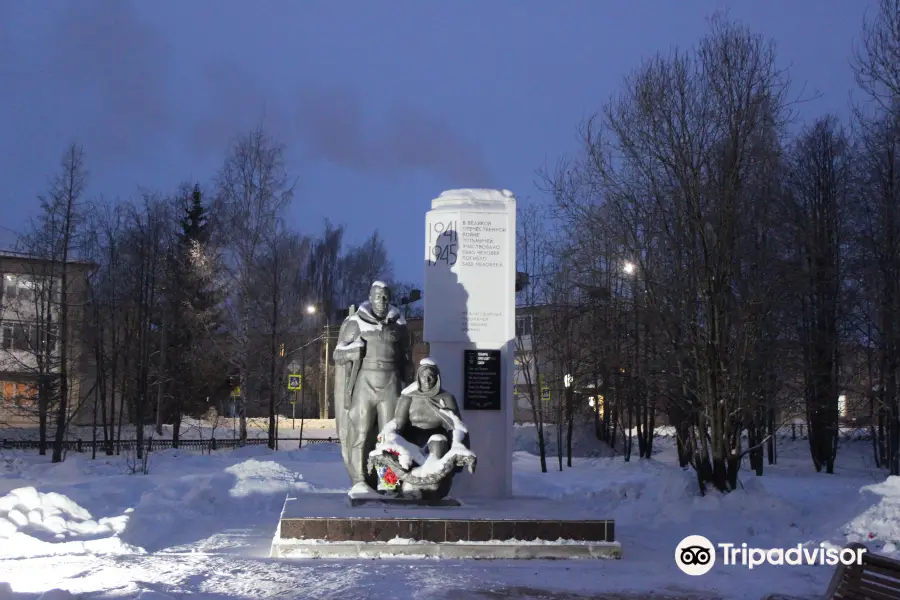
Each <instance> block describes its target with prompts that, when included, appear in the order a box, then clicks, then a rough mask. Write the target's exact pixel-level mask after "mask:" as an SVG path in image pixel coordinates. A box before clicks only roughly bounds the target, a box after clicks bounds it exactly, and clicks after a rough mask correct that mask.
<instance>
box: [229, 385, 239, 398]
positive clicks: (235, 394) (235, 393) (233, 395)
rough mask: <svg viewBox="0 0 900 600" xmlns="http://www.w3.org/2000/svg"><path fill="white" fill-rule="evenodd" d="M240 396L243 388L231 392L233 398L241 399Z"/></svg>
mask: <svg viewBox="0 0 900 600" xmlns="http://www.w3.org/2000/svg"><path fill="white" fill-rule="evenodd" d="M240 396H241V386H237V387H236V388H234V389H233V390H231V397H232V398H240Z"/></svg>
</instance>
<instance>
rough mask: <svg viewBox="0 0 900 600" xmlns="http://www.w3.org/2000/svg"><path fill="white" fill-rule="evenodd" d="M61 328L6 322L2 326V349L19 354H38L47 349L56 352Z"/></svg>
mask: <svg viewBox="0 0 900 600" xmlns="http://www.w3.org/2000/svg"><path fill="white" fill-rule="evenodd" d="M58 339H59V328H58V326H57V325H56V324H55V323H54V324H50V325H47V326H40V325H34V324H29V323H19V322H15V321H6V322H4V323H3V324H2V325H0V348H2V349H3V350H12V351H19V352H37V351H38V350H40V349H42V348H45V347H47V350H49V352H55V351H56V347H57V340H58Z"/></svg>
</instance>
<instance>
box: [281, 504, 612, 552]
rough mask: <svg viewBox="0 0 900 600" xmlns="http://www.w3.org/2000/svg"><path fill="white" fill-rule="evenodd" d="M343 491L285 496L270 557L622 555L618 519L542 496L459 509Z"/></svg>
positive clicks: (465, 505)
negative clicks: (355, 501)
mask: <svg viewBox="0 0 900 600" xmlns="http://www.w3.org/2000/svg"><path fill="white" fill-rule="evenodd" d="M342 496H343V495H342V494H307V495H303V496H302V497H300V498H288V499H287V500H286V501H285V504H284V509H283V511H282V514H281V520H280V522H279V525H278V532H277V533H276V535H275V539H274V540H273V542H272V550H271V556H273V557H282V558H360V557H365V558H370V557H378V556H408V557H411V558H412V557H434V558H453V559H563V558H621V555H622V548H621V545H620V544H619V543H618V542H616V540H615V524H614V523H613V521H610V520H602V519H597V518H596V515H592V514H590V513H589V512H587V511H586V510H585V509H584V507H582V506H579V505H571V506H569V505H566V504H565V503H561V502H560V501H557V500H548V499H541V498H510V499H478V500H475V499H471V500H469V499H466V500H463V501H461V502H460V506H456V507H434V506H423V505H390V504H382V505H380V506H379V505H376V504H365V505H361V506H354V507H351V506H349V505H348V502H347V500H346V497H345V496H344V497H342Z"/></svg>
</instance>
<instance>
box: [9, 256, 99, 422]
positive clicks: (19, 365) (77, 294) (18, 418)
mask: <svg viewBox="0 0 900 600" xmlns="http://www.w3.org/2000/svg"><path fill="white" fill-rule="evenodd" d="M90 268H91V265H90V263H86V262H76V261H72V262H70V263H69V264H68V265H67V268H66V270H65V271H66V274H67V281H68V285H67V287H66V291H67V296H68V297H67V301H66V306H67V307H68V308H67V312H66V314H67V317H68V324H69V327H68V331H69V336H68V339H69V340H70V343H69V351H68V356H67V357H65V359H66V361H67V366H68V369H69V373H70V377H69V402H68V405H69V407H68V411H67V414H68V417H67V418H68V419H69V421H70V422H71V421H72V420H77V416H78V410H79V408H80V407H81V405H82V404H83V398H82V392H83V390H84V389H86V388H85V383H86V381H87V379H88V368H87V365H88V360H87V356H86V352H85V351H84V350H85V343H84V335H83V320H84V319H83V316H84V310H85V308H84V307H85V303H86V299H87V286H86V276H87V273H88V272H89V270H90ZM0 280H2V286H0V427H32V426H36V425H37V423H38V420H39V417H40V412H41V406H40V403H39V402H38V400H39V389H41V384H42V382H43V386H44V387H43V389H44V390H45V393H44V398H45V404H46V406H45V407H44V411H45V412H46V413H47V415H48V417H49V419H48V420H49V421H50V422H53V420H54V419H55V417H56V407H57V406H58V400H59V398H58V378H59V372H60V366H61V363H62V360H63V357H62V355H61V349H60V344H59V340H60V333H61V331H60V323H61V321H62V319H61V317H62V304H61V298H60V295H61V294H60V293H61V290H62V269H61V268H60V264H59V263H53V262H50V261H46V260H42V259H39V258H35V257H32V256H28V255H25V254H19V253H14V252H6V251H4V252H0Z"/></svg>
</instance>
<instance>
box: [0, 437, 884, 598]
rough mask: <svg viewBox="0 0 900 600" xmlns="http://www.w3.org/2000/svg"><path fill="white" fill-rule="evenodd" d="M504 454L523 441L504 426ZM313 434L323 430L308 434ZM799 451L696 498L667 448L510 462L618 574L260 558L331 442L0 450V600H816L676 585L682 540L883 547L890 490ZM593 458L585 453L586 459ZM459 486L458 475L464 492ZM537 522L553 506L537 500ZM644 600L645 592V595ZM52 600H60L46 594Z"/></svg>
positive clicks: (781, 587) (336, 457) (342, 478)
mask: <svg viewBox="0 0 900 600" xmlns="http://www.w3.org/2000/svg"><path fill="white" fill-rule="evenodd" d="M516 431H517V442H516V447H517V448H520V449H528V448H530V447H532V446H530V444H532V441H530V440H529V439H527V438H528V436H529V435H530V434H531V433H533V428H528V427H519V428H517V430H516ZM320 432H322V433H321V435H322V437H327V435H324V433H326V432H327V430H326V429H325V428H322V429H320ZM805 444H806V442H805V441H802V440H797V441H796V442H791V441H789V440H783V441H781V442H780V444H779V451H780V454H779V464H778V465H776V466H774V467H769V466H768V465H767V466H766V473H765V475H764V476H763V477H755V476H753V475H751V474H750V473H749V472H745V473H744V474H743V476H742V478H741V482H742V485H743V489H741V490H740V491H737V492H734V493H732V494H729V495H727V496H721V495H718V494H710V495H707V496H706V497H700V496H699V495H698V494H697V491H696V483H695V480H694V477H693V474H692V472H691V471H685V470H682V469H680V468H678V466H677V464H676V461H675V456H674V448H673V443H672V441H671V439H666V438H660V439H658V440H657V446H658V454H657V456H656V457H655V458H654V459H653V460H638V459H633V460H632V461H631V462H630V463H625V462H624V461H623V460H622V458H621V456H610V455H609V454H610V453H609V452H606V453H604V452H601V451H599V449H600V448H601V446H600V445H599V444H597V443H593V444H592V443H591V442H590V441H588V436H579V442H578V444H577V445H576V446H577V447H578V448H579V450H580V452H579V454H581V455H582V456H583V457H582V458H577V459H576V460H575V462H574V465H573V467H572V468H566V469H564V470H563V471H562V472H559V471H554V470H553V469H554V467H555V466H556V459H555V457H550V459H549V460H548V463H549V467H550V469H551V471H550V472H549V473H541V472H540V467H539V462H538V459H537V457H536V456H534V455H533V454H531V453H529V452H527V451H524V450H519V451H517V452H516V454H515V457H514V473H515V475H514V485H515V491H516V493H517V494H522V495H531V496H533V495H541V496H546V497H548V498H551V499H552V498H564V499H566V500H568V501H570V502H572V501H577V502H580V503H581V504H583V505H584V506H585V507H588V508H589V509H590V510H592V511H593V512H594V514H596V517H597V518H609V519H615V521H616V536H617V538H618V539H619V541H620V542H621V543H622V546H623V554H624V557H623V558H622V559H621V560H608V561H520V562H513V561H439V560H434V559H429V560H420V561H416V560H409V559H383V560H355V559H354V560H340V561H322V560H319V561H315V560H307V561H302V560H294V561H291V560H278V559H271V558H268V553H269V548H270V544H271V540H272V536H273V534H274V532H275V527H276V524H277V520H278V515H279V512H280V509H281V506H282V503H283V501H284V498H285V495H286V494H288V493H291V494H292V495H293V494H300V495H301V497H302V494H317V493H323V492H342V491H345V490H346V489H347V488H348V486H349V480H348V478H347V475H346V474H345V472H344V469H343V465H342V463H341V458H340V452H339V448H338V447H337V446H336V445H334V444H327V443H323V444H313V445H309V446H307V447H304V448H303V449H302V450H297V449H290V450H282V451H279V452H273V451H270V450H268V449H266V448H265V447H247V448H243V449H240V450H236V451H222V452H215V453H212V454H211V455H210V454H200V453H197V452H190V451H184V450H180V451H174V450H167V451H162V452H157V453H154V454H153V455H152V456H151V457H150V460H149V469H150V472H149V474H148V475H133V474H130V468H129V464H128V462H129V461H128V459H127V458H126V457H125V456H122V457H112V458H107V457H103V458H99V459H97V460H95V461H92V460H90V458H89V455H87V454H82V455H79V454H75V453H70V454H69V456H68V458H67V459H66V461H65V462H63V463H60V464H55V465H54V464H50V463H49V460H48V457H39V456H37V454H36V452H10V451H2V453H0V582H6V583H7V584H8V586H4V585H3V584H2V583H0V599H2V600H6V598H5V597H6V596H11V597H12V598H16V599H19V598H23V599H24V598H37V597H38V596H40V595H41V594H42V593H45V592H48V591H51V590H65V591H67V592H69V593H71V594H74V595H77V596H81V597H83V598H122V599H124V598H142V599H143V600H154V599H158V600H165V598H166V597H170V598H182V597H192V598H223V599H224V598H229V599H247V600H250V599H256V598H316V599H326V598H341V599H345V600H349V599H354V598H360V599H362V598H396V599H401V598H428V599H453V598H480V599H510V600H511V599H513V598H517V599H518V598H526V599H529V598H530V599H537V598H544V599H555V600H563V599H576V598H578V599H583V598H588V597H590V598H627V597H656V598H659V597H681V598H685V597H693V598H701V597H719V598H753V599H754V600H756V599H759V598H762V597H763V596H764V595H765V594H767V593H774V592H779V593H783V594H791V595H796V596H803V597H809V598H816V597H819V596H821V594H822V593H823V592H824V591H825V589H826V587H827V583H828V579H829V578H830V576H831V574H832V572H833V571H834V567H829V566H765V567H757V568H755V569H753V570H749V569H747V568H746V567H725V566H720V565H716V567H715V568H714V569H713V570H712V571H711V572H710V573H709V574H707V575H704V576H701V577H690V576H688V575H685V574H682V573H681V572H680V571H679V570H678V569H677V568H676V566H675V562H674V553H675V547H676V545H677V543H678V542H679V541H680V540H681V539H682V538H684V537H685V536H687V535H689V534H698V535H703V536H705V537H707V538H709V539H710V540H712V541H713V542H714V543H719V542H734V543H736V544H738V545H740V544H741V543H742V542H746V543H748V545H750V546H752V547H761V548H773V547H794V546H796V545H797V544H813V545H818V544H820V543H823V542H824V543H828V544H835V545H843V544H845V543H846V542H848V541H851V540H860V541H865V542H866V543H868V544H870V547H871V548H872V549H873V550H877V551H880V552H886V553H889V554H894V553H896V552H897V546H898V545H900V478H891V479H886V477H885V474H884V472H883V471H879V470H877V469H875V468H874V467H873V465H872V460H871V444H870V443H869V442H865V441H848V442H844V443H842V445H841V448H840V450H839V456H838V467H837V473H836V474H835V475H825V474H817V473H815V472H813V470H812V466H811V463H810V460H809V458H808V450H807V447H806V445H805ZM591 454H595V455H597V456H594V457H589V455H591ZM465 476H466V475H465V474H463V475H461V477H465ZM547 510H548V513H547V514H545V515H540V516H542V517H552V514H553V513H552V511H553V503H552V502H549V503H548V509H547ZM651 594H652V595H651ZM45 596H46V600H50V598H66V597H67V596H68V594H66V593H64V592H58V591H57V592H53V593H52V594H50V593H47V594H45Z"/></svg>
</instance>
